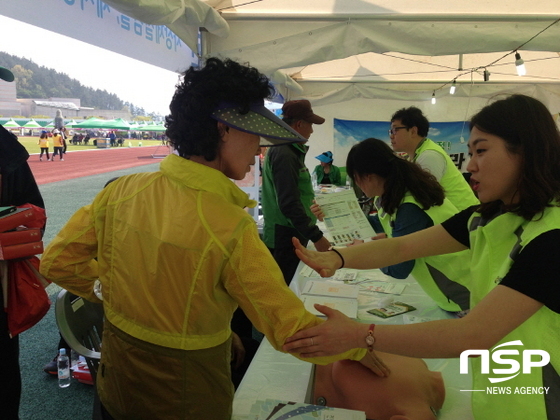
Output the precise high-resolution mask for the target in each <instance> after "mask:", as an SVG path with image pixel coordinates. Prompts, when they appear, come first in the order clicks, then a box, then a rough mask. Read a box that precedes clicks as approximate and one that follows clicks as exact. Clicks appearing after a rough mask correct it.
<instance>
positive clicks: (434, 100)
mask: <svg viewBox="0 0 560 420" xmlns="http://www.w3.org/2000/svg"><path fill="white" fill-rule="evenodd" d="M435 103H436V91H435V90H434V92H433V93H432V105H435Z"/></svg>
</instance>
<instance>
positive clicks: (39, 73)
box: [0, 51, 157, 117]
mask: <svg viewBox="0 0 560 420" xmlns="http://www.w3.org/2000/svg"><path fill="white" fill-rule="evenodd" d="M0 63H1V64H2V66H3V67H6V68H8V69H10V70H11V71H12V72H13V73H14V76H15V77H16V91H17V97H18V99H24V98H33V99H48V98H79V99H80V101H81V104H82V106H85V107H92V108H96V109H109V110H116V111H119V110H124V109H128V110H129V111H130V113H131V114H132V116H133V117H138V116H150V117H156V116H157V114H156V113H146V111H145V110H144V108H142V107H139V106H135V105H134V104H132V103H130V102H124V101H122V100H121V99H120V98H119V97H118V96H117V95H115V94H114V93H109V92H107V91H106V90H101V89H93V88H90V87H87V86H84V85H82V84H81V83H80V82H79V81H78V80H76V79H72V78H71V77H69V76H68V75H67V74H65V73H60V72H58V71H56V70H54V69H51V68H48V67H45V66H39V65H38V64H36V63H34V62H33V61H31V60H28V59H26V58H21V57H17V56H15V55H11V54H8V53H5V52H2V51H0Z"/></svg>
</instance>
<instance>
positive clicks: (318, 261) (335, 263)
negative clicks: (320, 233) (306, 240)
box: [292, 238, 340, 277]
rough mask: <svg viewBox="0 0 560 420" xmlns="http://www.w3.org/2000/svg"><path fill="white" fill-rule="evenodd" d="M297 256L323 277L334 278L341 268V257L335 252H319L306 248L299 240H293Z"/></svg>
mask: <svg viewBox="0 0 560 420" xmlns="http://www.w3.org/2000/svg"><path fill="white" fill-rule="evenodd" d="M292 243H293V245H294V248H295V250H296V255H297V256H298V258H299V259H300V260H302V261H303V262H304V263H305V264H307V265H308V266H309V267H311V268H312V269H314V270H315V271H316V272H317V273H319V275H320V276H321V277H332V276H333V275H334V273H335V272H336V270H337V269H338V268H339V267H340V257H339V256H338V255H337V254H336V253H335V252H317V251H311V250H309V249H307V248H305V247H304V246H303V245H302V244H301V242H300V241H299V239H297V238H292Z"/></svg>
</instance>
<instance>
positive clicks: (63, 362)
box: [57, 349, 70, 388]
mask: <svg viewBox="0 0 560 420" xmlns="http://www.w3.org/2000/svg"><path fill="white" fill-rule="evenodd" d="M57 366H58V386H59V387H61V388H66V387H69V386H70V361H69V360H68V356H67V355H66V349H60V350H59V353H58V360H57Z"/></svg>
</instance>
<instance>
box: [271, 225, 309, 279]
mask: <svg viewBox="0 0 560 420" xmlns="http://www.w3.org/2000/svg"><path fill="white" fill-rule="evenodd" d="M294 236H295V237H296V238H298V239H299V241H300V242H301V244H302V245H303V246H307V242H308V240H307V239H305V238H304V237H303V236H302V235H301V234H300V233H299V232H298V231H297V230H296V229H294V228H291V227H288V226H280V225H276V226H275V227H274V248H269V250H270V252H271V253H272V256H273V257H274V259H275V260H276V263H277V264H278V265H279V266H280V270H282V274H284V280H285V281H286V284H288V285H289V284H290V282H291V281H292V278H293V277H294V274H295V273H296V270H297V266H298V264H299V258H298V256H297V255H296V252H295V251H294V245H293V244H292V238H293V237H294Z"/></svg>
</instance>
